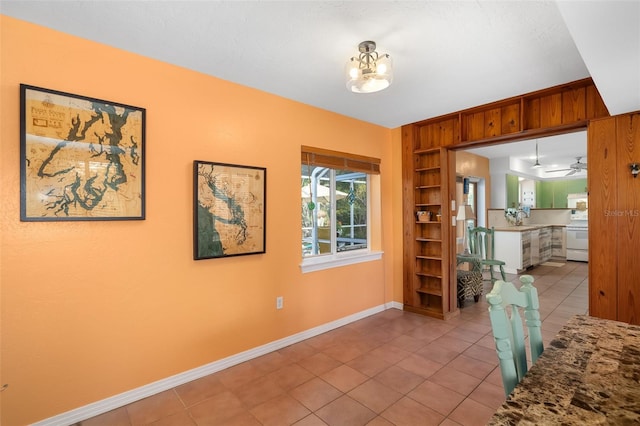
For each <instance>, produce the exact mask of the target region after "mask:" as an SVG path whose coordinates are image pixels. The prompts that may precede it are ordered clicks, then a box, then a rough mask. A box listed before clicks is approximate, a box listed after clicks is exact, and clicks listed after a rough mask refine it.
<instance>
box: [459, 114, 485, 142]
mask: <svg viewBox="0 0 640 426" xmlns="http://www.w3.org/2000/svg"><path fill="white" fill-rule="evenodd" d="M463 117H464V122H465V123H466V129H465V130H464V131H463V133H462V139H463V140H465V141H472V140H478V139H484V111H480V112H474V113H469V114H464V115H463Z"/></svg>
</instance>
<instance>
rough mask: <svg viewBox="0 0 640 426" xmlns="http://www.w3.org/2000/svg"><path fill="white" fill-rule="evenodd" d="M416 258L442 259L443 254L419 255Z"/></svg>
mask: <svg viewBox="0 0 640 426" xmlns="http://www.w3.org/2000/svg"><path fill="white" fill-rule="evenodd" d="M416 259H427V260H442V257H441V256H422V255H417V256H416Z"/></svg>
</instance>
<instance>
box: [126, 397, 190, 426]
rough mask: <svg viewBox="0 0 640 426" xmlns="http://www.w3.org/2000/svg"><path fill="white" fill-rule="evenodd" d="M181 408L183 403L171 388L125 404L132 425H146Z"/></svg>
mask: <svg viewBox="0 0 640 426" xmlns="http://www.w3.org/2000/svg"><path fill="white" fill-rule="evenodd" d="M183 410H184V405H183V404H182V402H181V401H180V399H179V398H178V395H177V394H176V393H175V391H174V390H173V389H171V390H168V391H164V392H160V393H158V394H156V395H153V396H150V397H148V398H145V399H142V400H140V401H137V402H134V403H133V404H130V405H128V406H127V412H128V413H129V419H130V420H131V424H132V425H133V426H136V425H146V424H148V423H151V422H154V421H156V420H160V419H161V418H163V417H167V416H170V415H172V414H176V413H179V412H181V411H183Z"/></svg>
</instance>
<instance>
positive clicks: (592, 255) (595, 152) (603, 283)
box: [587, 118, 618, 320]
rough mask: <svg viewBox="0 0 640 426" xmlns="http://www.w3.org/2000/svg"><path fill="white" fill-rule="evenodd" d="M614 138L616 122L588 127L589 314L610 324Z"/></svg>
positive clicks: (613, 312) (614, 274)
mask: <svg viewBox="0 0 640 426" xmlns="http://www.w3.org/2000/svg"><path fill="white" fill-rule="evenodd" d="M615 134H616V120H615V118H607V119H601V120H595V121H591V122H590V123H589V128H588V131H587V138H588V142H587V158H588V159H589V161H588V164H589V173H588V174H587V179H588V180H587V186H588V187H589V314H591V315H593V316H596V317H600V318H607V319H612V320H615V319H616V318H617V316H618V312H617V303H618V293H617V281H618V265H617V263H618V262H617V259H618V253H617V246H618V245H617V241H616V239H617V218H616V216H614V214H613V213H612V212H615V211H616V208H617V207H616V206H617V193H616V182H617V176H616V171H617V164H616V162H617V160H616V140H615V139H616V137H615ZM605 236H606V237H605Z"/></svg>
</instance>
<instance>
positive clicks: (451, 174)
mask: <svg viewBox="0 0 640 426" xmlns="http://www.w3.org/2000/svg"><path fill="white" fill-rule="evenodd" d="M446 155H447V159H448V161H447V163H448V166H447V170H446V172H447V175H446V176H447V179H445V180H446V191H443V194H449V206H448V208H447V211H449V217H448V219H447V220H448V222H447V224H448V226H446V229H448V235H447V240H445V241H448V242H449V250H448V253H447V257H446V259H443V261H446V262H445V263H444V264H445V265H448V276H447V279H446V280H444V279H443V280H442V282H443V283H448V284H449V285H445V287H446V288H447V301H448V303H449V312H451V313H452V314H451V315H452V316H453V315H457V314H459V313H460V310H459V309H458V289H457V272H456V269H457V265H456V260H455V259H456V251H457V250H456V249H457V248H458V246H457V244H456V237H457V232H456V231H457V228H454V227H453V226H452V223H453V222H452V220H453V218H454V217H455V216H456V215H457V213H458V212H457V208H458V205H457V204H456V205H455V209H454V210H451V201H454V200H455V199H456V152H455V151H453V150H448V151H447V152H446ZM445 196H446V195H445ZM459 224H461V222H458V221H457V220H456V226H457V225H459ZM452 283H455V284H456V285H452Z"/></svg>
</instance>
